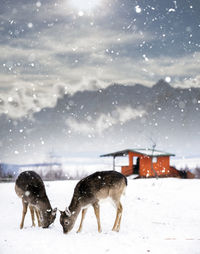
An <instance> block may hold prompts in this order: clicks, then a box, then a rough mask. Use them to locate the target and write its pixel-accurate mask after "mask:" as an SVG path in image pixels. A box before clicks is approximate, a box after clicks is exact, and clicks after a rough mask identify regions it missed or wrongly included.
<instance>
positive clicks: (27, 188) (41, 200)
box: [15, 171, 57, 229]
mask: <svg viewBox="0 0 200 254" xmlns="http://www.w3.org/2000/svg"><path fill="white" fill-rule="evenodd" d="M15 192H16V194H17V195H18V196H19V197H20V198H21V199H22V206H23V210H22V220H21V223H20V229H22V228H23V227H24V219H25V216H26V213H27V208H28V207H29V209H30V213H31V219H32V226H33V227H35V216H34V214H36V217H37V221H38V226H39V227H42V228H48V227H49V225H51V224H52V223H53V222H54V220H55V218H56V211H57V208H55V209H52V207H51V204H50V202H49V199H48V197H47V194H46V190H45V185H44V183H43V181H42V179H41V177H40V176H39V175H38V174H37V173H36V172H34V171H24V172H22V173H21V174H20V175H19V176H18V177H17V179H16V182H15Z"/></svg>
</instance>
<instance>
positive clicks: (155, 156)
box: [100, 149, 180, 177]
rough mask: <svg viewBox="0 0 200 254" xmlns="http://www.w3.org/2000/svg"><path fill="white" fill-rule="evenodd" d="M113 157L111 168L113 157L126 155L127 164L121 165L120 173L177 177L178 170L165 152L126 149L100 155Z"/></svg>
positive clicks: (170, 154)
mask: <svg viewBox="0 0 200 254" xmlns="http://www.w3.org/2000/svg"><path fill="white" fill-rule="evenodd" d="M107 156H111V157H113V170H115V158H116V157H119V156H128V158H129V165H128V166H122V167H121V172H122V174H124V175H126V176H129V175H132V174H138V175H139V176H140V177H179V176H180V174H179V172H178V170H176V169H175V168H173V167H171V166H170V156H175V155H174V154H172V153H166V152H163V151H158V150H154V149H127V150H122V151H118V152H114V153H109V154H103V155H101V156H100V157H107Z"/></svg>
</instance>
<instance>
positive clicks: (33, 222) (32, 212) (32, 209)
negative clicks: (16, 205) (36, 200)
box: [29, 205, 35, 227]
mask: <svg viewBox="0 0 200 254" xmlns="http://www.w3.org/2000/svg"><path fill="white" fill-rule="evenodd" d="M29 209H30V212H31V219H32V227H35V216H34V207H33V206H31V205H29Z"/></svg>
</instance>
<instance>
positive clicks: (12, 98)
mask: <svg viewBox="0 0 200 254" xmlns="http://www.w3.org/2000/svg"><path fill="white" fill-rule="evenodd" d="M1 90H4V91H3V92H1V94H0V114H5V115H7V116H8V117H9V118H13V119H17V118H21V117H31V115H32V114H33V113H35V112H39V111H41V109H43V108H46V107H54V106H55V105H56V103H57V99H58V98H60V97H61V90H60V89H59V86H53V85H51V86H47V85H44V84H38V85H37V84H33V83H27V82H20V84H13V86H10V87H9V92H7V88H6V87H5V89H2V86H1Z"/></svg>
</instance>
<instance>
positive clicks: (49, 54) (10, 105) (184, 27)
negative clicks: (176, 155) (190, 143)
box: [0, 0, 200, 162]
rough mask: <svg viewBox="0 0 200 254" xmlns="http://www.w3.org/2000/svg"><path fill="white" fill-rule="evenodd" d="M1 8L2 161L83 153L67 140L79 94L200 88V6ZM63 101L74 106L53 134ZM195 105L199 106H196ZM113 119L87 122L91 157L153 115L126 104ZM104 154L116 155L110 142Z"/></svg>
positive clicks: (6, 4)
mask: <svg viewBox="0 0 200 254" xmlns="http://www.w3.org/2000/svg"><path fill="white" fill-rule="evenodd" d="M0 6H1V7H0V50H1V57H0V124H1V133H0V137H1V140H0V152H1V156H0V159H1V160H2V161H12V162H15V161H16V162H18V161H20V159H21V158H24V160H26V159H27V158H28V159H27V160H29V158H30V154H31V153H34V154H35V156H36V157H37V156H39V155H38V153H40V154H41V153H42V152H45V153H46V152H47V151H51V150H59V151H62V150H63V149H64V148H63V147H64V144H63V142H62V140H63V137H65V142H66V145H65V150H66V151H70V148H71V147H73V149H74V147H75V146H77V145H78V146H79V143H78V140H79V138H80V137H78V140H77V139H76V137H75V135H74V137H73V141H72V138H71V136H72V133H77V132H79V134H80V130H79V127H80V125H79V124H80V122H79V120H80V119H79V117H80V115H81V114H79V115H78V117H76V118H74V115H73V110H72V108H73V106H74V102H73V99H71V100H70V96H73V95H75V94H76V93H77V92H82V93H83V92H84V91H102V90H104V89H107V88H108V87H109V86H110V85H112V84H114V83H115V84H122V85H129V86H134V85H135V84H142V85H144V86H146V87H149V88H151V87H152V86H153V85H154V84H156V83H157V82H158V81H159V80H160V79H163V80H165V81H167V82H168V83H169V84H170V86H171V87H173V88H174V89H175V88H177V87H179V88H181V89H190V88H200V74H199V69H200V18H199V17H200V4H199V1H198V0H187V1H186V0H177V1H171V0H166V1H164V0H162V1H161V0H137V1H136V0H126V1H122V0H90V1H86V0H57V1H56V0H43V1H37V0H17V1H16V0H0ZM66 96H68V97H66ZM62 100H65V101H66V100H69V101H68V104H67V105H68V106H67V108H66V107H64V108H62V111H63V115H62V124H60V125H59V124H58V126H57V129H56V127H55V128H51V126H50V125H51V122H54V121H56V120H55V119H57V114H56V112H58V111H59V112H60V110H61V108H59V109H58V102H59V101H62ZM85 100H87V99H85ZM116 101H117V99H116ZM194 101H195V103H197V104H198V98H193V102H194ZM181 102H182V103H184V102H183V101H181ZM88 103H90V102H89V101H88ZM112 103H114V102H112ZM85 104H86V103H85ZM85 104H84V105H80V107H84V106H85ZM179 106H180V102H179ZM184 106H185V104H182V106H181V107H179V108H181V109H183V108H184ZM69 108H71V111H70V114H69ZM48 109H51V110H52V111H51V114H50V113H49V114H48V113H46V112H47V111H48ZM56 110H57V111H56ZM113 110H114V111H113V112H114V116H113V114H111V115H109V112H98V109H96V110H95V112H94V114H95V117H94V116H91V115H90V114H89V113H88V114H86V113H87V112H85V115H84V116H85V117H86V119H81V121H82V122H81V135H82V136H81V140H82V142H84V140H87V144H88V145H89V146H88V147H90V148H88V152H89V151H91V150H92V147H93V146H95V148H96V143H95V142H94V139H95V138H96V137H97V136H98V138H101V139H103V137H104V136H103V135H102V134H103V132H105V131H107V130H108V129H112V126H118V125H120V124H122V123H123V124H125V123H126V122H128V121H130V120H135V119H137V118H142V117H144V116H145V115H147V112H146V110H145V108H144V107H142V106H141V105H140V107H136V106H135V107H133V106H130V103H127V104H126V105H122V106H121V105H118V106H116V107H115V108H114V109H113ZM48 112H49V111H48ZM98 113H99V114H98ZM74 114H75V113H74ZM194 117H196V114H195V115H194ZM48 118H50V120H49V119H48ZM77 118H78V119H77ZM59 119H61V118H59ZM91 119H92V120H91ZM84 120H85V121H86V122H85V121H84ZM88 121H89V122H90V123H91V125H88ZM38 122H40V124H38ZM45 123H48V124H47V126H45V128H44V125H45ZM86 123H87V124H86ZM54 125H55V123H54ZM61 125H62V130H61ZM42 126H43V127H42ZM59 128H60V130H59ZM141 128H142V126H141ZM41 130H42V131H41ZM45 131H46V132H45ZM61 133H62V135H61ZM94 133H95V135H96V136H95V138H94ZM88 135H89V138H90V137H93V142H92V143H90V141H88ZM121 135H122V136H124V137H125V136H127V134H126V133H125V131H124V132H123V131H121ZM46 136H47V137H49V139H48V138H47V137H46ZM84 138H85V139H84ZM45 139H46V140H45ZM47 139H48V140H47ZM89 140H91V139H89ZM125 140H126V139H125ZM137 142H138V141H137ZM20 144H21V145H20ZM67 144H70V145H68V146H67ZM137 144H138V143H137ZM137 144H134V145H137ZM143 144H144V145H146V143H145V142H143ZM143 144H138V145H141V146H143ZM127 145H128V143H127ZM160 146H161V147H162V144H160ZM43 147H45V148H43ZM66 147H67V148H66ZM124 147H126V142H124V143H123V147H122V148H124ZM104 148H105V150H106V152H107V151H108V152H110V150H109V149H115V148H116V149H118V148H120V145H119V144H118V145H116V144H115V142H114V140H113V139H112V141H110V143H109V142H108V146H107V147H104ZM79 150H80V152H81V149H80V148H79ZM83 150H84V151H85V150H87V146H86V147H84V148H83ZM97 150H98V149H97ZM172 150H173V149H172ZM174 150H176V149H175V147H174ZM101 151H102V150H101V149H99V150H98V152H101ZM102 152H104V151H102ZM172 152H173V151H172ZM196 153H197V152H196ZM31 156H32V155H31ZM25 158H26V159H25Z"/></svg>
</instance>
